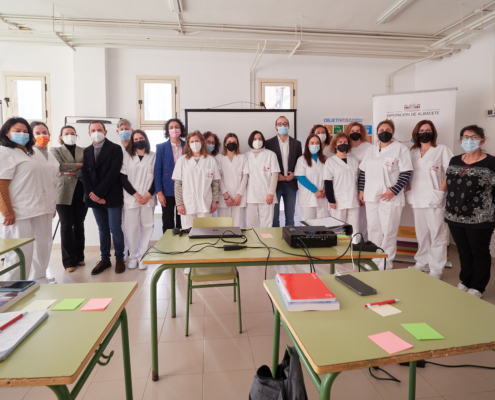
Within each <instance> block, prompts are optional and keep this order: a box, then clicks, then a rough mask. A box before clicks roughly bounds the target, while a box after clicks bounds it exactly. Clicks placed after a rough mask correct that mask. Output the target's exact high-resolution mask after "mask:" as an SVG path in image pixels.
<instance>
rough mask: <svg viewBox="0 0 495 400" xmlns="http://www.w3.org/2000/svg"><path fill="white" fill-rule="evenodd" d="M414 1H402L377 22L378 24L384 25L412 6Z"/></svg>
mask: <svg viewBox="0 0 495 400" xmlns="http://www.w3.org/2000/svg"><path fill="white" fill-rule="evenodd" d="M413 1H414V0H400V1H399V2H398V3H397V4H395V5H394V6H393V7H392V8H391V9H390V10H388V11H387V12H386V13H385V14H383V15H382V16H381V17H380V18H378V19H377V20H376V23H377V24H384V23H386V22H388V21H390V20H391V19H392V18H394V17H395V16H396V15H397V14H399V13H400V12H401V11H402V10H403V9H404V8H406V7H407V6H408V5H409V4H411V3H412V2H413Z"/></svg>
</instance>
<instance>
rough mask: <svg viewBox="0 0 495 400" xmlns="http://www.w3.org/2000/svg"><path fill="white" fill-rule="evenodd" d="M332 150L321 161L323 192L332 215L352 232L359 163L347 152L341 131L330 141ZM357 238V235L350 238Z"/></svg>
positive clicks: (347, 142)
mask: <svg viewBox="0 0 495 400" xmlns="http://www.w3.org/2000/svg"><path fill="white" fill-rule="evenodd" d="M330 149H331V150H332V151H335V153H336V155H335V157H331V158H329V159H328V160H327V162H326V164H325V174H324V175H323V177H324V179H325V192H326V197H327V200H328V203H329V207H330V214H331V216H332V217H334V218H336V219H338V220H340V221H344V222H346V223H348V224H349V225H351V226H352V233H353V235H354V234H356V233H358V232H359V207H360V201H359V194H358V174H359V162H358V160H356V158H355V157H354V156H353V155H352V154H350V152H351V149H352V144H351V142H350V140H349V138H348V137H347V135H346V134H345V133H343V132H340V133H337V134H336V135H334V137H333V138H332V141H331V142H330ZM354 240H355V241H356V242H357V241H360V240H361V237H360V236H356V237H355V239H354Z"/></svg>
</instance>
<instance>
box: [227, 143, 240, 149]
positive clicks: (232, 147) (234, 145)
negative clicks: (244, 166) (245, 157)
mask: <svg viewBox="0 0 495 400" xmlns="http://www.w3.org/2000/svg"><path fill="white" fill-rule="evenodd" d="M225 147H227V150H228V151H236V150H237V143H227V146H225Z"/></svg>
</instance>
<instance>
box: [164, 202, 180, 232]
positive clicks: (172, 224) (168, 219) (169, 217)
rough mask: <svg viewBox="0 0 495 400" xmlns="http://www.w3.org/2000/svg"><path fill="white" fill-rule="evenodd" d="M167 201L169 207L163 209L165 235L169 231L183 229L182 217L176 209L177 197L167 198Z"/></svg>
mask: <svg viewBox="0 0 495 400" xmlns="http://www.w3.org/2000/svg"><path fill="white" fill-rule="evenodd" d="M165 200H166V201H167V206H166V207H162V222H163V233H165V232H166V231H167V229H174V228H182V224H181V222H180V215H179V213H178V212H177V208H176V207H175V197H174V196H165ZM175 220H176V221H177V222H176V221H175Z"/></svg>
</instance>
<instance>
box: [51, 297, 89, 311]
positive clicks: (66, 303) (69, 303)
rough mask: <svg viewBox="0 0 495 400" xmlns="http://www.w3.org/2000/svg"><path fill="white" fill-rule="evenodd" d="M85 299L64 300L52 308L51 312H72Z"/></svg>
mask: <svg viewBox="0 0 495 400" xmlns="http://www.w3.org/2000/svg"><path fill="white" fill-rule="evenodd" d="M84 300H86V299H65V300H62V301H61V302H60V303H58V304H57V305H56V306H55V307H53V308H52V311H74V310H75V309H76V308H77V307H79V306H80V305H81V304H82V302H83V301H84Z"/></svg>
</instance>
